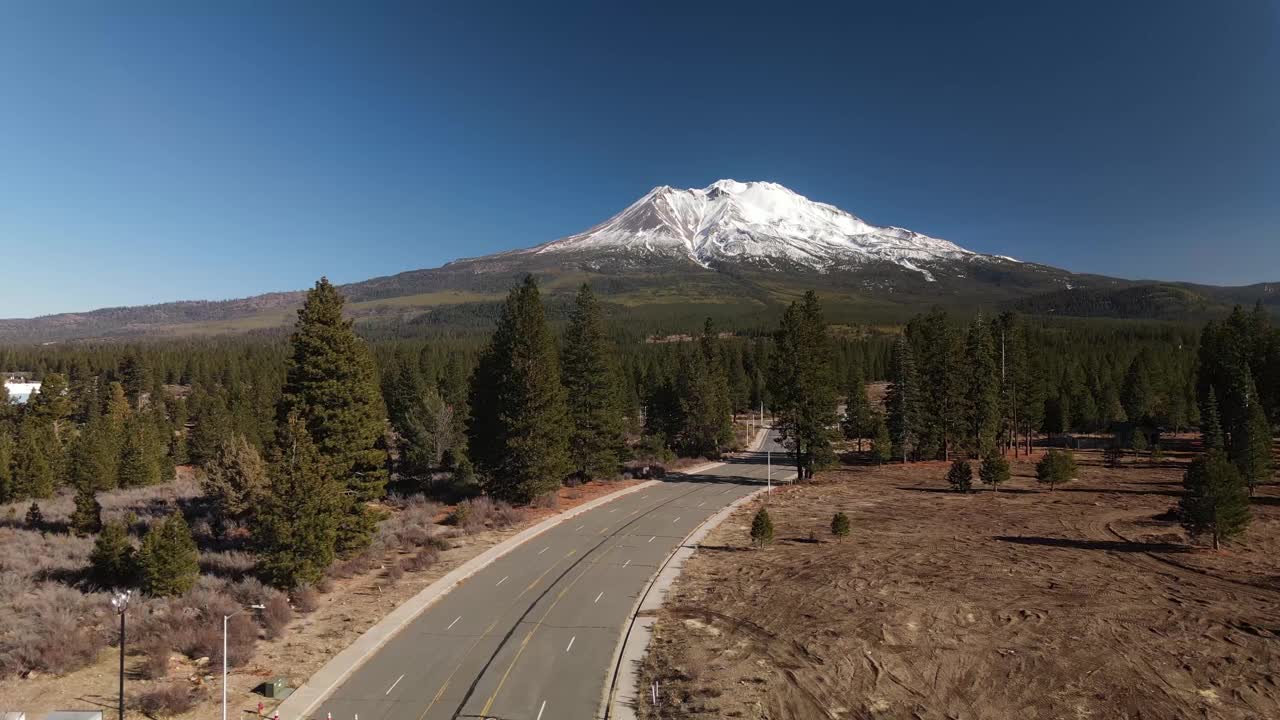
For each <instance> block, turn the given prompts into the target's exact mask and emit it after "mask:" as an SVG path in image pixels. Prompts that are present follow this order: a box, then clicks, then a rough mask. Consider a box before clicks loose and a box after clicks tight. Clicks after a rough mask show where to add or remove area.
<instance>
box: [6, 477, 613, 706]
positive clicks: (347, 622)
mask: <svg viewBox="0 0 1280 720" xmlns="http://www.w3.org/2000/svg"><path fill="white" fill-rule="evenodd" d="M636 482H638V481H630V480H623V481H617V482H612V483H587V484H585V485H581V486H579V487H576V488H562V489H561V490H560V493H559V495H558V503H557V507H556V508H554V509H552V508H546V507H542V508H530V509H529V510H528V511H527V512H526V514H525V518H524V520H523V521H522V522H521V523H519V524H518V525H516V526H515V527H512V528H508V529H505V530H486V531H483V532H479V533H476V534H474V535H459V536H457V537H455V538H453V539H452V540H451V542H452V544H453V547H452V548H451V549H449V550H446V551H444V552H442V553H441V554H440V557H439V560H438V561H437V562H436V563H435V564H434V565H432V566H431V567H429V568H427V569H426V570H423V571H420V572H412V573H406V574H404V575H403V577H400V578H399V579H398V580H391V579H389V578H388V577H386V575H385V574H384V573H383V572H382V571H381V568H375V569H374V570H373V571H372V572H369V573H365V574H363V575H358V576H355V577H352V578H349V579H345V580H335V581H334V587H333V590H332V591H330V592H327V593H325V594H323V595H321V596H320V605H319V608H318V609H317V610H315V611H314V612H312V613H310V614H307V615H301V616H296V618H295V620H294V621H293V622H291V623H290V624H289V626H288V628H287V629H286V631H285V633H284V636H283V637H282V638H280V639H279V640H275V641H266V640H263V641H260V642H259V643H258V646H257V650H256V652H255V654H254V657H253V660H252V661H251V662H250V663H249V664H248V665H247V666H245V667H241V668H237V669H234V670H232V671H231V674H230V682H229V685H228V688H229V690H228V698H229V706H230V707H229V710H228V713H227V717H228V718H242V717H254V716H256V712H257V705H258V703H259V702H263V703H264V704H265V708H266V710H267V714H268V715H269V714H270V709H271V708H272V707H274V705H275V704H276V703H275V701H271V700H265V699H263V698H261V697H259V696H258V695H256V694H254V693H253V690H254V688H256V687H257V686H258V685H260V684H261V683H262V682H263V681H264V680H267V679H269V678H273V677H276V676H284V677H286V678H288V680H289V683H290V685H291V686H293V687H296V686H297V685H299V684H301V683H302V682H304V681H305V680H306V679H307V678H309V677H310V676H311V674H312V673H314V672H315V671H316V670H318V669H320V667H321V666H322V665H324V663H325V662H327V661H328V660H329V658H331V657H333V656H334V655H336V654H337V653H338V652H339V651H341V650H342V649H343V648H345V647H347V646H348V645H350V644H351V643H352V642H353V641H354V640H355V639H356V638H357V637H359V636H360V635H361V634H362V633H363V632H364V631H365V630H368V629H369V628H370V627H372V626H373V625H374V623H376V622H377V621H378V620H380V619H381V618H382V617H383V616H384V615H386V614H387V613H388V612H390V611H391V610H393V609H394V608H395V607H397V606H398V605H400V604H401V603H403V602H404V601H406V600H408V599H409V598H410V597H412V596H414V595H416V594H417V593H418V592H419V591H421V590H422V589H423V588H425V587H426V586H427V585H429V584H431V583H432V582H434V581H436V580H438V579H439V578H440V577H442V576H443V575H445V574H446V573H448V572H449V571H450V570H453V569H454V568H456V567H458V566H459V565H461V564H462V563H464V562H466V561H467V560H470V559H471V558H473V557H475V556H476V555H479V554H480V553H481V552H483V551H484V550H486V549H488V548H490V547H492V546H494V545H496V544H498V543H499V542H501V541H503V540H505V539H506V538H508V537H510V536H512V535H514V534H516V533H518V532H519V531H521V530H523V529H524V528H526V527H528V526H530V525H532V524H535V523H537V522H539V521H541V520H544V519H546V518H547V517H549V516H551V515H555V514H556V513H557V512H561V511H564V510H568V509H570V508H572V507H575V506H577V505H580V504H582V503H584V502H587V501H589V500H592V499H594V498H596V497H599V496H600V495H604V494H607V493H610V492H614V491H616V490H621V489H623V488H625V487H627V486H629V485H633V484H635V483H636ZM403 556H404V555H400V554H396V553H392V556H389V557H388V558H387V559H386V563H385V565H384V567H385V566H387V565H390V564H391V563H393V562H398V560H399V558H400V557H403ZM129 649H130V650H131V651H132V650H135V649H136V648H133V647H129ZM117 653H118V650H117V649H116V648H114V647H113V648H110V649H109V650H106V651H104V652H103V653H102V654H101V655H100V656H99V658H98V660H97V662H95V663H94V664H93V665H90V666H89V667H86V668H83V669H81V670H77V671H75V672H72V673H69V674H67V675H65V676H61V677H58V676H52V675H33V676H30V677H27V678H11V679H7V680H3V681H0V710H11V709H21V710H23V711H25V712H26V713H27V717H42V716H43V714H44V713H47V712H49V711H52V710H66V709H84V710H88V709H102V710H104V712H106V711H110V712H109V713H108V714H110V715H112V716H114V708H115V707H116V702H117V700H116V698H117V690H116V683H117V662H118V657H119V656H118V654H117ZM142 661H143V658H142V657H141V656H137V655H133V654H127V655H126V663H125V676H126V687H125V694H126V698H130V697H134V696H136V695H137V694H138V693H140V692H143V691H145V690H146V689H148V688H153V687H156V686H157V685H167V684H172V683H175V682H176V683H179V684H183V685H188V684H189V685H192V686H201V687H204V688H205V689H207V691H208V696H209V697H208V699H207V700H206V701H204V702H202V703H201V704H199V705H198V706H197V707H195V708H194V709H193V710H192V711H191V712H189V713H186V714H184V715H181V716H179V717H180V718H211V717H217V716H219V714H220V713H221V687H222V686H221V668H212V667H209V666H208V664H207V663H202V664H196V663H192V662H190V661H189V660H187V659H185V658H181V657H180V656H177V655H176V654H175V657H174V658H173V659H172V660H171V661H170V672H169V676H168V678H167V679H165V680H163V681H146V680H142V679H141V678H140V677H139V672H138V667H139V666H140V665H141V663H142ZM128 717H129V718H135V717H136V718H142V717H145V716H144V715H143V714H141V713H139V712H136V711H132V710H131V711H129V713H128Z"/></svg>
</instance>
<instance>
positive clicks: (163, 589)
mask: <svg viewBox="0 0 1280 720" xmlns="http://www.w3.org/2000/svg"><path fill="white" fill-rule="evenodd" d="M138 569H139V570H140V571H141V574H142V590H143V592H145V593H147V594H148V595H151V596H153V597H164V596H169V595H181V594H182V593H184V592H186V591H188V590H190V589H191V587H192V586H193V585H195V583H196V578H197V577H198V576H199V575H200V553H199V551H198V550H197V549H196V541H195V540H194V539H192V537H191V528H190V527H189V526H188V525H187V521H186V520H185V519H183V517H182V513H180V512H178V511H176V510H175V511H174V513H173V514H172V515H170V516H169V517H167V518H165V519H163V520H160V521H159V522H157V523H156V524H154V525H152V526H151V529H150V530H148V531H147V534H146V536H145V537H143V539H142V549H141V550H140V551H139V552H138Z"/></svg>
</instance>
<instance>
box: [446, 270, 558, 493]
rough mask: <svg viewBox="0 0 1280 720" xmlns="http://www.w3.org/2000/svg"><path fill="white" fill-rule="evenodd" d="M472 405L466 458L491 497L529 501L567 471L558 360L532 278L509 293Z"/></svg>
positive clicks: (549, 489)
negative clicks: (471, 462) (479, 476)
mask: <svg viewBox="0 0 1280 720" xmlns="http://www.w3.org/2000/svg"><path fill="white" fill-rule="evenodd" d="M470 404H471V407H472V413H471V423H470V425H469V426H468V430H467V432H468V436H469V438H470V444H469V446H470V452H471V458H472V460H473V461H474V462H475V465H476V469H477V470H478V471H479V472H480V474H481V476H482V477H483V478H484V483H485V486H486V489H487V490H488V491H489V494H490V495H493V496H494V497H496V498H498V499H501V500H507V501H512V502H520V503H527V502H530V501H532V500H533V499H535V498H537V497H540V496H542V495H546V494H548V493H551V492H554V491H555V490H556V488H558V487H559V486H560V483H561V481H562V480H563V479H564V478H565V477H566V476H568V475H569V473H570V472H571V471H572V469H573V466H572V464H571V462H570V459H569V434H568V430H569V427H568V426H569V421H568V408H567V406H566V403H565V392H564V386H563V385H561V384H560V367H559V361H558V358H557V357H556V350H555V345H554V343H553V340H552V337H551V331H550V329H549V328H548V327H547V321H546V316H545V315H544V313H543V310H542V300H541V298H540V296H539V293H538V285H537V283H536V282H535V281H534V279H533V277H532V276H529V277H526V278H525V281H524V283H523V284H521V285H520V287H518V288H515V289H513V290H512V291H511V293H510V294H509V295H508V296H507V301H506V303H505V304H504V305H503V308H502V314H501V316H500V317H499V319H498V327H497V329H496V330H495V331H494V334H493V338H492V339H491V340H490V341H489V345H488V347H487V348H485V351H484V353H483V354H482V355H481V357H480V363H479V365H478V366H477V368H476V372H475V374H474V376H473V377H472V381H471V403H470Z"/></svg>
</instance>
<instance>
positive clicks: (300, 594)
mask: <svg viewBox="0 0 1280 720" xmlns="http://www.w3.org/2000/svg"><path fill="white" fill-rule="evenodd" d="M319 607H320V594H319V593H317V592H316V589H315V588H313V587H311V586H310V585H301V586H299V587H296V588H294V589H293V608H294V609H295V610H297V611H298V612H300V613H303V614H304V615H305V614H307V613H313V612H315V611H316V610H317V609H319Z"/></svg>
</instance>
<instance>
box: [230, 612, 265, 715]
mask: <svg viewBox="0 0 1280 720" xmlns="http://www.w3.org/2000/svg"><path fill="white" fill-rule="evenodd" d="M265 607H266V605H248V606H246V607H242V608H240V609H239V610H236V611H235V612H233V613H231V614H230V615H223V616H222V720H227V621H228V620H230V619H231V618H233V617H235V616H236V615H239V614H240V613H242V612H244V611H245V610H262V609H263V608H265Z"/></svg>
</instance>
